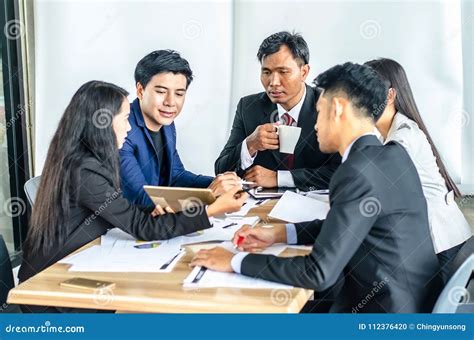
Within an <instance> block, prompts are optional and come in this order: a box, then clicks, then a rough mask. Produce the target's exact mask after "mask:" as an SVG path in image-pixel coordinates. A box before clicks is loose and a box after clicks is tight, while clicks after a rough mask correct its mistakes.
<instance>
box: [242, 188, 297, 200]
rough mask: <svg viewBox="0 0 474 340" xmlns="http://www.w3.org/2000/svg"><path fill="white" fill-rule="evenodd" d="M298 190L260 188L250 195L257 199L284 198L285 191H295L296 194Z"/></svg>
mask: <svg viewBox="0 0 474 340" xmlns="http://www.w3.org/2000/svg"><path fill="white" fill-rule="evenodd" d="M296 190H297V189H296V188H286V187H279V188H262V187H258V188H256V189H255V190H253V191H251V192H250V194H251V195H252V196H253V197H254V198H257V199H262V198H280V197H281V196H283V194H284V193H285V191H293V192H296Z"/></svg>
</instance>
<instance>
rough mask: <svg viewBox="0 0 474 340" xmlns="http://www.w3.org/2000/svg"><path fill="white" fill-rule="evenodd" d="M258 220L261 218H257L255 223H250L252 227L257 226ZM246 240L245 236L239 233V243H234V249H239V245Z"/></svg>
mask: <svg viewBox="0 0 474 340" xmlns="http://www.w3.org/2000/svg"><path fill="white" fill-rule="evenodd" d="M258 222H260V219H259V218H257V219H256V220H255V222H253V223H252V224H251V225H250V228H253V227H255V226H256V225H257V224H258ZM244 240H245V237H244V236H241V235H239V238H238V239H237V243H236V244H234V249H237V248H238V247H240V245H241V244H242V242H244Z"/></svg>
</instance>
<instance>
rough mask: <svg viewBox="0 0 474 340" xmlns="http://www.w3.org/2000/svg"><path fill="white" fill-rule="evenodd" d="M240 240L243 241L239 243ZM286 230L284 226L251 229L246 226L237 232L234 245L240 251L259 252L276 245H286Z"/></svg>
mask: <svg viewBox="0 0 474 340" xmlns="http://www.w3.org/2000/svg"><path fill="white" fill-rule="evenodd" d="M239 240H242V241H241V242H240V243H239ZM286 242H287V240H286V228H285V225H284V224H273V225H272V226H271V227H270V226H258V227H253V228H252V227H251V226H250V225H248V224H246V225H244V226H242V228H240V229H239V230H237V231H236V232H235V234H234V238H233V239H232V243H233V244H234V245H235V246H238V249H239V250H240V251H248V252H259V251H261V250H263V249H265V248H268V247H270V246H271V245H272V244H274V243H286Z"/></svg>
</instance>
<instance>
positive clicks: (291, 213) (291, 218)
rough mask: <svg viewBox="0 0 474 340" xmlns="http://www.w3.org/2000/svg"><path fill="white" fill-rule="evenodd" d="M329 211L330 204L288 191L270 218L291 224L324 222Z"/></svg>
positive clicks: (274, 208)
mask: <svg viewBox="0 0 474 340" xmlns="http://www.w3.org/2000/svg"><path fill="white" fill-rule="evenodd" d="M328 211H329V203H326V202H322V201H320V200H316V199H313V198H310V197H306V196H303V195H300V194H296V193H294V192H291V191H287V192H285V194H284V195H283V196H282V198H280V200H279V201H278V203H277V204H276V205H275V206H274V207H273V209H272V211H271V212H270V214H268V216H269V217H272V218H277V219H279V220H283V221H287V222H290V223H299V222H307V221H314V220H323V219H325V218H326V215H327V214H328Z"/></svg>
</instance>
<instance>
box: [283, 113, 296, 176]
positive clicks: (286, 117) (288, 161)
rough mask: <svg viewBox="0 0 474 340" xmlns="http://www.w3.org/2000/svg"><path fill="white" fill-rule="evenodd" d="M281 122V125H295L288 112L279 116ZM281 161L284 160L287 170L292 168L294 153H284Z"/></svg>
mask: <svg viewBox="0 0 474 340" xmlns="http://www.w3.org/2000/svg"><path fill="white" fill-rule="evenodd" d="M281 123H282V124H283V125H288V126H296V121H295V120H294V119H293V117H291V116H290V114H289V113H288V112H285V113H284V114H283V115H282V116H281ZM283 162H284V164H285V166H286V169H287V170H292V169H293V164H294V162H295V155H294V154H286V155H285V156H284V158H283Z"/></svg>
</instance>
